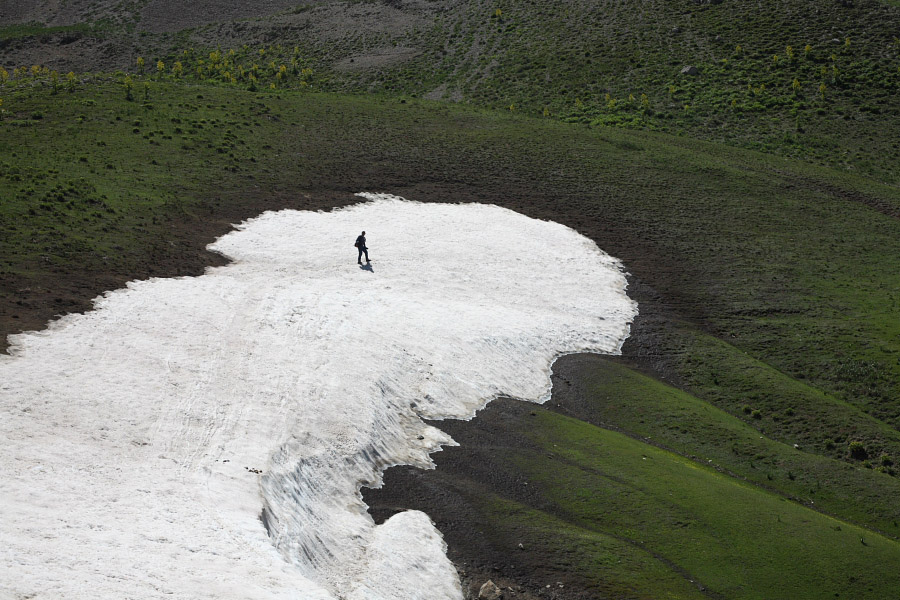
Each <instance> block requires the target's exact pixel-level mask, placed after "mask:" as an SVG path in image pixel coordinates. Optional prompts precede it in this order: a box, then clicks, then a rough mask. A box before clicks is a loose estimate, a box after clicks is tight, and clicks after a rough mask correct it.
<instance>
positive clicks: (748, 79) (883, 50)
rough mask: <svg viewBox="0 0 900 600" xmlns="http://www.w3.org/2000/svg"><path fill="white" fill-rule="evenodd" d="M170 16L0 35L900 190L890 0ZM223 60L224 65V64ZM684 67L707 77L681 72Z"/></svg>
mask: <svg viewBox="0 0 900 600" xmlns="http://www.w3.org/2000/svg"><path fill="white" fill-rule="evenodd" d="M163 4H164V3H161V2H148V1H145V2H137V3H127V4H126V3H102V2H101V3H97V5H96V6H94V7H93V8H92V11H91V12H90V14H91V15H92V17H91V21H90V22H88V23H77V22H73V19H74V17H73V15H70V14H68V13H66V14H67V15H68V18H64V17H65V15H63V16H60V15H61V13H58V12H55V11H53V10H51V9H49V8H48V9H46V11H45V12H46V19H47V21H46V22H47V23H53V26H48V27H46V28H41V27H40V25H41V23H32V24H30V25H27V26H24V25H23V24H22V23H11V24H10V25H9V26H8V27H6V28H5V29H2V28H0V39H5V40H6V41H5V42H4V43H2V44H0V64H3V65H4V66H6V68H7V70H8V71H12V68H13V67H16V66H18V67H22V66H26V67H28V66H31V65H32V64H38V65H47V66H48V67H49V68H50V69H51V70H53V69H55V70H57V71H60V72H61V73H65V72H67V71H69V70H70V69H75V70H76V71H78V70H96V69H98V68H99V69H103V70H114V69H122V70H126V71H131V72H138V71H140V70H141V69H139V68H138V67H137V64H136V60H137V58H138V57H139V56H141V57H143V58H144V59H145V61H146V70H147V71H148V72H153V73H155V69H156V64H157V61H159V60H162V61H163V63H164V64H165V72H166V73H167V75H168V76H174V74H173V72H172V67H173V66H174V64H175V62H176V61H178V62H180V63H181V65H182V71H181V75H180V76H182V77H197V78H199V77H202V78H204V79H217V80H219V81H222V82H225V83H226V84H229V85H238V86H241V87H250V86H253V87H256V86H257V85H262V86H264V87H268V86H269V85H270V84H272V83H275V84H276V85H278V86H279V87H282V86H299V85H312V86H314V87H316V88H317V89H319V90H325V91H343V92H353V93H360V92H370V91H380V92H386V93H388V94H391V95H398V94H403V95H409V96H417V97H428V98H436V99H438V98H439V99H444V100H447V101H462V102H467V103H472V104H476V105H479V106H484V107H491V108H494V109H498V110H511V111H514V112H523V113H526V114H528V115H532V116H542V117H543V116H546V117H547V118H552V119H560V120H564V121H570V122H577V123H584V124H589V125H598V124H606V125H615V126H621V127H627V128H640V129H650V130H658V131H666V132H671V133H675V134H684V135H690V136H692V137H699V138H703V139H708V140H716V141H722V142H726V143H729V144H733V145H739V146H744V147H749V148H754V149H759V150H762V151H765V152H777V153H779V154H783V155H788V156H797V157H802V158H804V159H807V160H810V161H814V162H817V163H820V164H828V165H832V166H837V167H840V168H842V169H846V170H851V171H856V172H860V173H864V174H867V175H870V176H874V177H877V178H879V179H881V180H883V181H887V182H892V183H897V182H898V181H900V180H898V176H900V175H898V171H897V169H896V165H897V164H898V162H900V145H898V142H897V139H900V129H898V125H897V123H900V119H898V118H897V117H898V116H900V100H898V98H900V94H898V91H900V38H898V30H897V23H900V7H897V6H896V4H892V3H884V2H878V1H876V0H857V1H855V2H846V3H843V2H827V3H809V2H806V1H804V0H786V1H784V2H777V3H773V2H768V3H761V4H748V3H744V2H722V3H718V4H716V3H698V2H696V1H695V0H678V1H677V2H669V1H665V0H643V1H641V2H637V3H622V2H619V1H618V0H606V1H603V2H585V1H583V0H569V1H566V2H555V1H550V0H528V1H526V2H502V1H501V2H497V1H495V0H478V1H475V2H452V1H449V0H447V1H443V2H391V3H385V2H380V1H378V2H376V1H361V2H333V1H326V2H310V3H300V4H297V5H296V6H292V7H288V6H287V4H286V3H276V4H266V5H265V6H264V7H259V8H256V9H253V10H251V9H249V8H247V7H243V8H241V7H239V6H238V5H237V4H235V5H234V6H232V5H230V4H228V3H226V4H225V5H223V6H221V7H220V8H219V9H218V10H217V11H213V13H214V14H215V15H217V16H215V17H212V16H210V15H211V13H210V11H208V10H207V11H204V10H201V8H202V7H193V6H184V5H179V6H178V7H170V8H168V9H166V8H165V7H164V6H163ZM240 6H243V4H242V3H241V5H240ZM254 10H255V11H256V12H253V11H254ZM248 11H249V12H248ZM69 12H71V11H69ZM29 14H32V15H39V14H41V13H40V11H37V10H36V11H32V13H29ZM204 15H205V16H204ZM201 17H202V18H201ZM213 18H215V20H216V21H217V22H215V23H210V22H209V21H210V20H211V19H213ZM60 23H62V25H61V24H60ZM179 23H180V24H181V25H179ZM61 29H65V30H66V31H61ZM295 49H296V50H295ZM214 51H219V52H220V53H221V56H220V59H218V60H211V59H210V56H209V55H210V53H211V52H214ZM230 51H234V55H230V54H229V53H230ZM201 61H202V62H201ZM221 63H224V64H225V66H224V67H223V68H218V66H219V65H220V64H221ZM254 65H256V67H257V68H256V69H254ZM282 65H284V66H285V67H286V71H287V72H286V73H285V76H284V77H283V78H276V76H277V75H278V71H279V69H280V67H281V66H282ZM686 66H693V67H695V68H696V69H697V70H698V73H697V74H696V75H687V74H682V73H681V71H682V69H683V68H684V67H686ZM198 67H199V68H200V72H199V73H198V71H197V69H198ZM210 67H213V68H212V69H210ZM306 69H312V72H308V71H306ZM301 72H302V73H301ZM312 73H314V74H315V75H314V76H312ZM251 75H253V77H255V78H256V82H253V81H251Z"/></svg>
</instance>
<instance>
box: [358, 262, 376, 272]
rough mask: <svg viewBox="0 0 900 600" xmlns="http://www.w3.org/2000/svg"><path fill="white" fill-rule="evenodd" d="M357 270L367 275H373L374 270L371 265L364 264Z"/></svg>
mask: <svg viewBox="0 0 900 600" xmlns="http://www.w3.org/2000/svg"><path fill="white" fill-rule="evenodd" d="M359 268H360V269H362V270H363V271H368V272H369V273H374V272H375V269H373V268H372V263H366V264H364V265H359Z"/></svg>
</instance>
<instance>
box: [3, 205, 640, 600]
mask: <svg viewBox="0 0 900 600" xmlns="http://www.w3.org/2000/svg"><path fill="white" fill-rule="evenodd" d="M365 197H366V198H367V199H369V200H370V201H369V202H367V203H364V204H360V205H356V206H352V207H349V208H346V209H341V210H335V211H333V212H328V213H322V212H318V213H315V212H298V211H281V212H273V213H266V214H263V215H262V216H260V217H258V218H256V219H253V220H251V221H248V222H246V223H244V224H243V225H241V226H240V227H239V230H238V231H236V232H233V233H230V234H228V235H226V236H224V237H222V238H221V239H220V240H218V241H217V242H216V243H215V244H213V245H212V246H211V249H213V250H215V251H218V252H221V253H223V254H225V255H227V256H229V257H231V258H232V259H233V260H234V262H233V263H232V264H229V265H228V266H225V267H220V268H216V269H210V270H209V271H208V272H207V273H206V274H205V275H203V276H201V277H193V278H178V279H151V280H149V281H135V282H131V283H129V284H128V286H127V288H126V289H122V290H118V291H115V292H111V293H108V294H106V295H105V296H103V297H101V298H98V299H97V300H96V301H95V306H96V310H94V311H92V312H90V313H88V314H84V315H71V316H67V317H65V318H62V319H60V320H59V321H56V322H54V323H52V324H51V325H50V327H49V328H48V329H47V330H46V331H42V332H30V333H27V334H22V335H17V336H11V339H10V341H11V343H12V347H11V354H12V355H11V356H0V439H2V440H3V442H2V447H0V593H3V594H10V595H12V596H13V597H16V596H21V597H34V598H69V599H75V598H133V599H145V598H164V597H165V598H184V599H191V600H199V599H207V598H209V599H213V598H215V599H223V598H240V599H257V598H259V599H262V598H266V599H269V598H303V599H305V600H308V599H312V600H314V599H318V598H322V599H334V598H337V597H339V596H340V597H343V598H348V599H352V600H362V599H368V600H372V599H379V598H385V599H387V598H391V599H393V598H401V597H408V598H426V597H427V598H429V599H431V600H438V599H442V598H447V599H451V598H452V599H459V598H461V597H462V593H461V590H460V586H459V582H458V580H457V577H456V573H455V570H454V569H453V566H452V565H451V564H450V562H449V560H448V559H447V558H446V555H445V546H444V543H443V540H442V538H441V536H440V534H439V533H438V532H437V531H436V530H435V528H434V526H433V525H432V524H431V522H430V520H429V519H428V517H427V516H426V515H424V514H422V513H417V512H407V513H401V514H399V515H396V516H395V517H393V518H392V519H389V520H388V521H387V522H385V523H384V524H383V525H381V526H375V525H374V523H373V522H372V520H371V518H370V517H369V516H368V514H367V513H366V507H365V505H364V504H363V503H362V501H361V496H360V494H359V487H360V485H361V484H366V485H370V486H377V485H380V477H381V475H380V474H381V471H382V470H383V469H384V468H385V467H387V466H389V465H394V464H399V463H405V464H414V465H419V466H422V467H428V466H431V460H430V458H429V456H428V455H429V453H430V452H433V451H435V450H438V449H439V447H440V445H442V444H445V445H446V444H451V443H453V442H452V440H450V439H449V438H448V437H447V436H446V435H445V434H443V433H442V432H440V431H439V430H437V429H434V428H432V427H428V426H426V425H425V424H424V423H423V422H422V421H421V419H420V418H419V417H420V416H421V417H429V418H447V417H454V418H471V417H472V415H473V414H474V412H475V410H477V409H478V408H480V407H481V406H483V405H484V404H485V403H486V402H487V401H489V400H490V399H492V398H494V397H496V396H497V395H500V394H503V395H509V396H513V397H518V398H523V399H529V400H534V401H539V400H541V399H544V398H546V396H547V394H548V392H549V389H550V380H549V374H550V366H551V364H552V362H553V360H554V359H555V358H556V357H557V356H559V355H561V354H563V353H567V352H578V351H590V352H602V353H615V352H617V351H618V350H619V348H620V346H621V344H622V342H623V340H624V339H625V337H626V336H627V333H628V327H629V323H630V322H631V320H632V319H633V317H634V315H635V314H636V306H635V304H634V303H633V302H632V301H631V300H629V299H628V298H627V296H626V295H625V277H624V274H623V272H622V270H621V265H620V264H619V262H618V261H616V260H615V259H613V258H611V257H609V256H608V255H606V254H604V253H603V252H602V251H601V250H600V249H598V248H597V246H596V245H595V244H594V243H593V242H591V241H590V240H588V239H586V238H584V237H582V236H581V235H579V234H578V233H576V232H575V231H573V230H571V229H569V228H566V227H564V226H562V225H559V224H556V223H552V222H546V221H537V220H534V219H529V218H527V217H524V216H522V215H519V214H516V213H514V212H511V211H509V210H505V209H502V208H498V207H496V206H485V205H477V204H465V205H449V204H419V203H414V202H407V201H404V200H403V199H400V198H395V197H391V196H386V195H371V194H370V195H365ZM362 229H365V230H367V232H368V240H369V246H370V248H371V251H370V253H371V255H372V260H373V264H372V266H373V268H372V270H371V271H367V270H363V269H360V268H359V267H358V266H357V265H356V262H355V259H356V251H355V248H353V246H352V244H353V240H354V239H355V238H356V236H357V235H358V234H359V231H360V230H362ZM420 437H421V438H422V439H419V438H420ZM257 471H258V472H257ZM261 514H262V515H263V516H262V518H261ZM267 528H268V530H269V531H268V532H267ZM0 595H2V594H0Z"/></svg>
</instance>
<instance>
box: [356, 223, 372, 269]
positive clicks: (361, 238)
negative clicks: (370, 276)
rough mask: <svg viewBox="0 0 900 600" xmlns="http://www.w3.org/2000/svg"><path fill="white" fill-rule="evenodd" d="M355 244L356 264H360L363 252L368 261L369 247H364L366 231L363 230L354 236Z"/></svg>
mask: <svg viewBox="0 0 900 600" xmlns="http://www.w3.org/2000/svg"><path fill="white" fill-rule="evenodd" d="M353 245H354V246H356V249H357V250H359V257H358V258H357V259H356V264H359V265H361V264H362V256H363V253H365V255H366V262H367V263H368V262H369V249H368V248H366V232H365V231H363V232H362V233H361V234H360V235H359V237H357V238H356V243H355V244H353Z"/></svg>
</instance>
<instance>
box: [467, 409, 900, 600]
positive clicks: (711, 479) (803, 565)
mask: <svg viewBox="0 0 900 600" xmlns="http://www.w3.org/2000/svg"><path fill="white" fill-rule="evenodd" d="M518 423H519V424H520V425H521V426H522V427H523V430H522V431H520V432H519V433H520V434H521V435H525V436H528V437H530V438H532V440H533V441H534V442H535V443H536V444H537V448H536V449H535V450H534V452H532V453H530V454H529V453H521V452H516V453H515V454H513V455H510V456H507V457H506V460H507V461H508V462H509V463H510V464H511V465H513V466H514V468H517V469H518V470H519V472H521V473H522V474H524V475H525V476H526V477H527V481H528V484H529V485H530V486H536V487H537V489H538V490H539V493H540V494H541V495H542V496H543V497H545V498H546V499H548V500H549V502H550V505H549V506H548V507H547V508H545V510H544V511H543V514H541V511H536V510H534V509H530V510H529V509H526V507H524V506H522V505H521V504H518V503H516V502H513V501H510V500H501V499H496V498H495V499H490V497H488V500H487V501H485V502H484V504H485V508H484V511H485V514H489V515H492V518H493V519H496V520H497V521H499V522H501V523H503V524H504V525H507V524H509V525H510V527H511V529H512V530H513V531H515V532H516V533H517V534H519V535H522V536H526V538H525V539H526V540H527V541H526V542H524V543H529V544H533V545H538V546H543V545H545V544H547V545H553V544H559V543H560V542H561V543H562V544H564V545H565V546H566V547H571V548H572V549H573V552H572V555H571V560H572V565H571V567H572V569H573V570H574V571H575V572H576V573H579V574H581V575H582V576H584V577H586V578H588V579H594V580H595V584H596V585H597V586H598V587H600V588H601V589H602V587H608V586H610V585H611V582H616V583H617V584H618V585H622V583H626V582H622V580H621V579H618V581H617V578H619V577H621V570H620V567H619V566H618V564H616V565H615V566H614V567H613V568H609V567H608V566H607V567H606V568H604V567H603V566H599V565H602V564H603V561H602V557H603V555H604V552H603V551H598V549H594V548H593V547H592V546H593V545H594V544H596V545H597V546H602V545H604V544H603V542H606V543H609V540H610V539H612V540H615V541H617V542H618V543H619V544H621V545H626V546H627V550H626V551H621V550H618V549H616V550H614V551H612V552H611V554H612V555H613V556H614V557H615V558H617V559H621V557H623V556H624V557H628V558H629V559H631V560H636V559H638V558H639V557H643V558H645V559H649V560H650V564H652V565H655V567H656V568H663V567H666V566H667V567H668V569H665V570H667V571H668V572H669V575H670V577H672V576H674V575H678V576H680V577H672V578H673V579H675V580H676V581H677V583H676V582H675V581H667V580H666V578H663V577H659V578H652V577H648V578H647V579H643V580H641V581H639V582H627V583H632V584H633V585H634V586H635V588H636V589H631V590H627V592H626V591H625V590H621V589H620V590H615V589H613V590H609V589H607V590H604V591H605V592H607V593H611V595H613V596H616V597H621V596H622V595H627V596H628V597H645V598H660V597H672V598H690V597H695V596H699V595H698V594H697V587H700V588H703V589H704V591H705V592H706V594H712V595H713V596H714V597H725V598H773V599H774V598H785V599H788V598H789V599H800V598H810V599H819V598H826V597H859V598H886V597H890V595H891V594H893V593H894V592H895V591H896V589H897V586H898V584H900V582H898V581H897V580H896V579H894V578H895V577H896V576H897V575H896V573H894V572H893V571H894V570H892V569H886V570H881V569H877V568H876V569H873V568H872V567H873V565H891V564H897V562H898V560H900V544H898V542H897V541H895V540H890V539H888V538H885V537H882V536H879V535H877V534H873V533H872V532H871V531H868V530H866V529H863V528H860V527H856V526H853V525H850V524H848V523H846V522H843V521H840V520H837V519H833V518H830V517H827V516H824V515H822V514H820V513H817V512H813V511H811V510H809V509H807V508H804V507H802V506H799V505H797V504H794V503H791V502H788V501H785V500H784V499H783V498H780V497H778V496H776V495H773V494H769V493H766V492H765V491H762V490H760V488H758V487H755V486H751V485H748V484H745V483H742V482H739V481H736V480H734V479H733V478H730V477H728V476H727V475H724V474H722V473H720V472H718V471H716V470H715V469H713V468H712V467H711V466H709V467H707V466H701V465H698V464H697V462H694V461H691V460H688V459H685V458H683V457H680V456H677V455H675V454H672V453H669V452H666V451H663V450H660V449H658V448H655V447H652V446H648V445H647V444H644V443H642V442H640V441H637V440H634V439H631V438H629V437H627V436H624V435H622V434H619V433H615V432H610V431H607V430H604V429H600V428H597V427H593V426H590V425H587V424H585V423H583V422H580V421H577V420H574V419H570V418H567V417H563V416H560V415H558V414H555V413H551V412H548V411H544V410H540V411H539V412H538V417H537V426H536V427H535V426H534V425H533V424H532V423H529V422H528V421H524V420H523V421H519V422H518ZM499 451H500V452H501V453H502V449H499ZM548 525H550V526H552V527H554V528H555V530H556V531H557V532H558V533H557V535H561V537H562V540H560V539H556V540H552V537H553V536H551V541H548V539H547V538H546V537H544V535H543V534H542V533H541V531H542V528H544V533H546V532H547V531H549V527H547V526H548ZM504 537H505V539H508V540H509V541H510V542H511V541H512V540H513V539H514V538H512V537H510V536H509V534H505V535H504ZM510 552H515V546H512V547H510ZM598 563H599V565H598ZM889 571H890V572H889ZM679 579H680V581H679ZM686 580H687V581H686ZM688 582H693V583H694V584H695V585H696V587H695V588H694V589H692V590H686V589H684V588H685V587H686V585H685V584H687V583H688ZM623 587H624V586H623Z"/></svg>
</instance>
